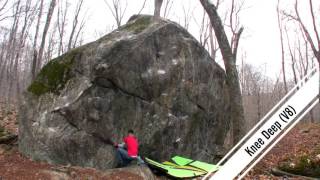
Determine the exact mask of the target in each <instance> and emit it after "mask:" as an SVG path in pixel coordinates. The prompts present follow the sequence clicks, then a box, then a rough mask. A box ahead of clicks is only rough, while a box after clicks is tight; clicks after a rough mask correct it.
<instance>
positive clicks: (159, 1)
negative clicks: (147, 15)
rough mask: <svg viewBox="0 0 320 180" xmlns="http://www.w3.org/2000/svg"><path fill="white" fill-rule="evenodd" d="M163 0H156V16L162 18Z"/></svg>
mask: <svg viewBox="0 0 320 180" xmlns="http://www.w3.org/2000/svg"><path fill="white" fill-rule="evenodd" d="M162 2H163V0H154V18H155V19H160V12H161V6H162Z"/></svg>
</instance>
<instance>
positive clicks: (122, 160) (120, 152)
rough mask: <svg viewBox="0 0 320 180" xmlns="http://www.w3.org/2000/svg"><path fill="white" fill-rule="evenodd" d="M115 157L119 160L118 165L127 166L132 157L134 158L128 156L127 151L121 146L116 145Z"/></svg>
mask: <svg viewBox="0 0 320 180" xmlns="http://www.w3.org/2000/svg"><path fill="white" fill-rule="evenodd" d="M117 158H118V161H119V164H118V167H124V166H127V165H128V164H129V163H130V162H131V161H132V160H133V159H134V158H132V157H130V156H129V155H128V152H127V151H126V150H125V149H123V148H121V147H118V149H117Z"/></svg>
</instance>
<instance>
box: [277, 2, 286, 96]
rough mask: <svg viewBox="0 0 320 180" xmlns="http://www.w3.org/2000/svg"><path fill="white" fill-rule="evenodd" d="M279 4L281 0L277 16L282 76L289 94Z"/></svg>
mask: <svg viewBox="0 0 320 180" xmlns="http://www.w3.org/2000/svg"><path fill="white" fill-rule="evenodd" d="M279 4H280V0H278V4H277V17H278V28H279V32H280V43H281V65H282V77H283V83H284V90H285V93H286V94H287V93H288V86H287V79H286V69H285V63H284V44H283V31H282V24H281V20H280V10H279Z"/></svg>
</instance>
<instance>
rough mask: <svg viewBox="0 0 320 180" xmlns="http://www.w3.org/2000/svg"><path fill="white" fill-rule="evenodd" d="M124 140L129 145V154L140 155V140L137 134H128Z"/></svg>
mask: <svg viewBox="0 0 320 180" xmlns="http://www.w3.org/2000/svg"><path fill="white" fill-rule="evenodd" d="M123 142H125V143H126V145H127V150H128V155H129V156H131V157H137V156H138V146H139V145H138V140H137V138H136V137H135V136H131V135H128V136H127V137H125V138H123Z"/></svg>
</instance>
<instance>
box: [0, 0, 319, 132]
mask: <svg viewBox="0 0 320 180" xmlns="http://www.w3.org/2000/svg"><path fill="white" fill-rule="evenodd" d="M101 1H104V4H105V8H106V11H110V12H111V14H112V17H111V20H109V21H108V23H109V29H107V30H106V32H103V34H107V33H109V32H110V31H112V30H114V29H116V28H118V27H119V26H121V25H123V24H124V23H125V19H124V17H125V16H128V14H130V13H132V12H133V11H134V13H132V14H130V15H133V14H140V13H142V12H143V10H144V9H145V8H147V6H148V4H147V1H146V0H144V1H143V0H142V1H141V2H140V3H141V6H140V7H138V8H137V9H134V10H129V6H128V2H129V0H101ZM204 2H205V1H202V0H201V3H204ZM306 2H307V3H306ZM306 2H304V3H306V4H304V6H303V7H302V6H301V5H300V4H299V3H298V1H297V0H292V1H290V3H289V4H283V2H282V1H281V0H278V4H277V6H275V7H274V13H276V14H277V17H278V19H277V22H278V24H277V25H278V29H279V35H280V36H279V40H280V41H279V42H280V47H281V52H282V53H281V56H280V57H279V59H277V60H275V59H270V61H274V63H275V64H281V67H280V66H279V67H280V68H279V70H278V73H277V76H276V78H273V77H272V78H271V77H269V76H268V71H269V69H268V68H267V67H266V66H258V67H257V66H254V65H252V64H250V63H248V62H247V61H246V54H247V53H250V52H246V51H244V50H243V49H245V47H243V48H242V49H241V52H240V49H239V52H238V46H239V44H241V38H242V36H241V34H242V32H245V31H246V27H245V24H242V23H241V12H242V11H246V8H245V7H246V4H245V1H244V0H237V1H235V0H232V1H228V2H224V1H222V0H215V1H214V2H213V4H214V7H215V8H216V9H217V10H218V12H219V15H220V17H221V20H222V25H223V27H224V30H225V32H226V35H227V39H228V41H229V44H230V47H231V49H232V54H233V56H234V60H236V59H237V61H236V64H237V66H236V67H237V71H238V77H239V83H240V89H241V93H242V101H243V102H242V103H243V108H244V116H245V118H244V119H245V126H244V128H245V129H247V130H248V129H250V127H252V126H253V125H254V124H256V123H257V122H258V121H259V120H260V119H261V118H262V117H263V116H264V114H266V113H267V112H268V110H270V109H271V108H272V107H273V106H274V105H275V104H276V103H277V102H278V101H279V100H280V99H281V98H282V97H283V96H284V95H285V94H286V93H287V92H288V91H289V90H290V89H291V88H292V87H293V86H294V85H295V84H296V83H297V82H298V80H299V79H301V78H302V77H303V76H304V75H306V74H307V73H308V72H310V71H311V69H313V68H314V67H316V66H318V65H319V63H320V37H319V33H320V32H319V28H320V23H319V22H320V19H319V17H320V3H319V2H317V1H316V0H308V1H306ZM92 3H93V2H92ZM155 3H157V1H155ZM174 3H177V1H174V0H163V2H162V7H161V8H160V9H157V8H155V9H154V10H155V14H159V15H160V16H161V17H162V18H168V19H171V17H170V12H171V11H174V9H173V8H172V7H173V4H174ZM286 3H288V2H286ZM152 5H153V4H152ZM199 5H200V2H199ZM179 7H181V8H182V11H181V12H183V13H182V14H180V15H179V17H178V19H179V22H178V23H179V24H180V25H181V26H183V27H185V28H186V29H187V30H188V29H190V26H191V24H192V23H191V22H192V21H195V19H194V18H193V17H194V16H198V19H201V20H200V21H197V22H196V24H197V28H198V33H197V34H196V35H195V37H196V38H197V39H198V41H199V43H200V44H201V45H202V46H203V47H205V48H206V49H207V50H208V52H209V53H210V55H211V57H212V59H213V60H214V61H217V62H219V61H221V59H222V57H223V55H220V54H221V53H222V52H221V51H222V49H221V48H219V42H218V40H217V35H216V31H214V27H213V25H212V24H211V23H210V18H209V16H208V15H207V13H206V11H205V4H203V7H204V8H202V7H201V6H199V7H198V8H202V9H203V11H202V12H203V13H200V14H198V13H197V14H195V13H194V8H185V6H183V5H181V6H179ZM302 9H303V12H301V10H302ZM88 17H89V15H88V7H86V4H85V3H84V0H78V1H73V0H46V1H45V0H0V103H1V105H2V106H4V107H6V109H7V110H10V109H14V108H16V107H17V105H18V104H19V101H20V98H21V95H22V93H23V91H25V90H26V88H27V87H28V85H29V84H30V82H31V81H32V80H33V79H34V78H35V77H36V74H37V73H38V72H39V71H40V69H41V67H43V65H45V64H46V63H47V62H48V61H50V60H51V59H53V58H55V57H57V56H60V55H62V54H63V53H65V52H67V51H69V50H70V49H72V48H76V47H78V46H81V45H83V44H84V43H88V42H87V41H86V40H85V39H86V38H85V35H86V33H87V32H86V31H87V28H86V23H87V21H89V18H88ZM109 18H110V17H109ZM317 18H318V19H317ZM262 21H263V20H262ZM101 35H102V34H101ZM96 38H98V37H96ZM259 43H263V42H259ZM257 48H259V46H258V45H257ZM265 51H266V53H273V52H270V51H269V50H268V49H265ZM275 67H278V66H275ZM319 121H320V108H319V105H317V106H316V107H315V108H314V109H313V110H312V111H311V112H310V113H309V114H308V116H307V117H305V118H304V122H319Z"/></svg>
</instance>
